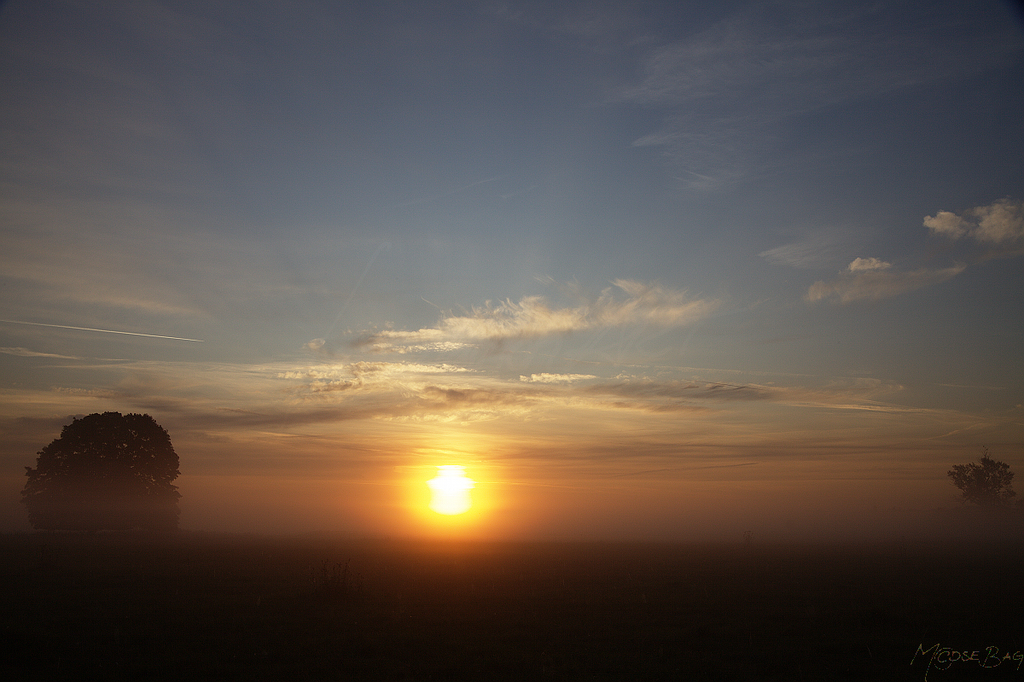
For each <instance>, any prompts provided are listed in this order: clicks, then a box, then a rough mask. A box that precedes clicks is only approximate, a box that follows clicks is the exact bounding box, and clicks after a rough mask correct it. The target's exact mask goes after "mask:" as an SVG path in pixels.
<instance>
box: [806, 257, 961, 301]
mask: <svg viewBox="0 0 1024 682" xmlns="http://www.w3.org/2000/svg"><path fill="white" fill-rule="evenodd" d="M872 261H877V262H878V263H884V262H883V261H878V259H877V258H871V259H864V258H857V259H856V260H854V261H853V262H852V263H850V265H849V266H848V268H847V269H846V271H845V272H843V273H842V274H840V276H839V277H838V278H837V279H834V280H832V281H830V282H826V281H818V282H815V283H814V284H812V285H811V286H810V288H809V289H808V290H807V293H806V294H805V295H804V300H806V301H808V302H810V303H817V302H819V301H825V300H832V301H837V302H839V303H851V302H853V301H877V300H880V299H884V298H892V297H893V296H899V295H900V294H905V293H908V292H911V291H915V290H917V289H923V288H924V287H928V286H931V285H933V284H939V283H940V282H945V281H946V280H948V279H952V278H953V277H956V276H957V275H959V274H960V273H961V272H963V271H964V270H965V269H966V268H967V266H966V265H963V264H957V265H954V266H952V267H948V268H941V269H937V270H929V269H927V268H919V269H917V270H912V271H909V272H901V271H894V270H890V267H891V265H890V264H889V263H884V266H885V267H879V266H875V267H866V266H864V265H863V263H865V262H867V263H869V264H870V263H871V262H872Z"/></svg>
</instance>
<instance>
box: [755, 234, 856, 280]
mask: <svg viewBox="0 0 1024 682" xmlns="http://www.w3.org/2000/svg"><path fill="white" fill-rule="evenodd" d="M853 241H854V237H853V235H852V234H850V233H849V232H845V231H841V230H838V229H823V230H818V231H815V232H813V233H811V234H808V235H807V236H805V237H803V238H802V239H798V240H797V241H795V242H791V243H789V244H783V245H782V246H776V247H775V248H772V249H768V250H767V251H762V252H761V253H759V254H757V255H758V256H760V257H761V258H764V259H765V260H766V261H768V262H769V263H772V264H774V265H785V266H788V267H791V268H797V269H799V270H818V269H821V268H830V269H831V268H832V267H835V266H836V265H838V264H839V263H840V262H842V254H843V253H845V252H847V251H848V250H849V248H850V246H851V244H852V243H853Z"/></svg>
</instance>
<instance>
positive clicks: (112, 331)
mask: <svg viewBox="0 0 1024 682" xmlns="http://www.w3.org/2000/svg"><path fill="white" fill-rule="evenodd" d="M0 322H6V323H7V324H28V325H32V326H33V327H53V328H54V329H75V330H77V331H80V332H100V333H102V334H124V335H126V336H145V337H147V338H150V339H171V340H172V341H189V342H191V343H202V342H203V340H202V339H186V338H183V337H181V336H163V335H161V334H143V333H141V332H122V331H118V330H117V329H93V328H92V327H72V326H70V325H66V324H46V323H44V322H21V321H19V320H0Z"/></svg>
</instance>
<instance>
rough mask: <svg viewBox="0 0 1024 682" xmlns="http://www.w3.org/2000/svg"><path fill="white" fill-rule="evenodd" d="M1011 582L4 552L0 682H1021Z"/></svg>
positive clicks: (398, 556)
mask: <svg viewBox="0 0 1024 682" xmlns="http://www.w3.org/2000/svg"><path fill="white" fill-rule="evenodd" d="M1022 575H1024V547H1022V546H1021V545H1019V544H1014V545H1007V544H999V543H987V544H984V545H981V544H979V545H975V546H971V545H960V546H957V547H955V548H953V547H945V546H942V545H941V544H928V545H914V544H905V543H900V544H890V545H867V544H862V545H795V544H794V545H775V546H762V545H758V544H757V543H756V542H755V543H752V544H750V545H744V544H741V543H737V544H735V545H726V544H720V545H713V544H706V545H697V544H692V545H653V544H635V545H634V544H593V543H589V544H524V543H519V544H498V543H495V544H488V543H466V544H462V543H451V542H450V543H440V544H438V543H429V544H428V543H417V542H413V541H394V540H390V541H389V540H350V539H340V538H326V537H302V538H287V539H282V538H268V537H237V536H222V535H205V534H195V533H180V534H177V535H175V536H173V537H170V538H168V537H160V536H153V535H123V534H122V535H118V534H95V535H88V534H85V535H52V534H24V535H7V536H0V580H2V583H0V584H2V588H0V595H2V597H0V619H2V620H0V626H2V632H0V637H2V641H3V647H4V656H3V658H2V661H0V678H2V679H6V680H58V679H95V680H195V679H220V680H233V679H239V680H241V679H244V680H677V679H694V680H925V679H926V673H927V679H928V680H937V681H940V682H941V681H942V680H967V679H978V680H987V681H991V682H997V681H1001V680H1024V666H1020V661H1019V660H1013V654H1014V653H1015V652H1018V651H1024V627H1022V623H1024V620H1022V617H1021V608H1020V607H1021V604H1022V603H1024V600H1022V599H1021V576H1022ZM936 644H937V645H939V648H938V649H932V650H931V651H929V652H927V653H924V654H922V653H917V652H918V648H919V647H921V649H922V650H929V649H930V648H931V647H933V646H934V645H936ZM946 647H951V648H952V649H953V650H955V651H940V650H942V649H945V648H946ZM989 647H996V648H997V649H998V651H995V650H994V649H991V648H989ZM975 651H977V652H978V654H977V658H978V659H979V660H977V661H970V660H967V661H965V660H957V659H964V658H968V659H969V658H971V656H972V652H975ZM965 652H966V653H965ZM915 653H917V655H916V658H915ZM1007 654H1008V657H1006V656H1007ZM1018 658H1019V656H1018ZM912 661H913V664H912ZM929 663H930V664H931V667H930V668H929Z"/></svg>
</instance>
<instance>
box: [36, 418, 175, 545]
mask: <svg viewBox="0 0 1024 682" xmlns="http://www.w3.org/2000/svg"><path fill="white" fill-rule="evenodd" d="M38 455H39V457H38V459H37V460H36V468H34V469H33V468H32V467H25V468H26V469H27V472H26V474H27V476H28V482H27V483H26V484H25V488H24V490H22V493H21V494H22V502H23V503H24V504H25V506H26V507H27V508H28V515H29V522H30V523H31V524H32V526H33V527H35V528H38V529H45V530H128V529H132V528H141V529H151V530H172V529H175V528H177V527H178V514H179V510H178V499H179V498H180V497H181V494H180V493H179V492H178V488H177V486H175V485H173V484H172V481H173V480H174V479H175V478H177V477H178V474H179V471H178V455H177V453H176V452H175V451H174V447H173V446H172V445H171V437H170V436H169V435H168V433H167V431H165V430H164V429H163V428H162V427H161V426H160V425H159V424H157V423H156V420H154V419H153V418H152V417H151V416H149V415H148V414H128V415H121V414H120V413H119V412H104V413H103V414H90V415H88V416H86V417H82V418H80V419H75V420H74V421H72V422H71V423H70V424H68V425H67V426H65V427H64V429H63V430H62V431H61V435H60V438H57V439H56V440H54V441H53V442H51V443H50V444H49V445H47V446H46V447H44V448H43V449H42V450H40V451H39V453H38Z"/></svg>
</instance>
